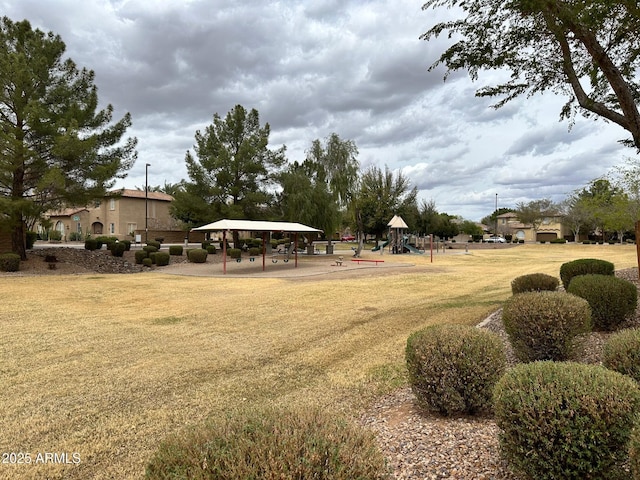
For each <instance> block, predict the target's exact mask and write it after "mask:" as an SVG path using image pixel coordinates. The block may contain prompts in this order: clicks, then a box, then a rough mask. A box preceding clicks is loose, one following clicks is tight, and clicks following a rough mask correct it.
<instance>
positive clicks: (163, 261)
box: [155, 252, 171, 267]
mask: <svg viewBox="0 0 640 480" xmlns="http://www.w3.org/2000/svg"><path fill="white" fill-rule="evenodd" d="M170 258H171V255H169V253H168V252H156V253H155V261H156V262H155V263H156V265H158V266H159V267H164V266H166V265H169V260H170Z"/></svg>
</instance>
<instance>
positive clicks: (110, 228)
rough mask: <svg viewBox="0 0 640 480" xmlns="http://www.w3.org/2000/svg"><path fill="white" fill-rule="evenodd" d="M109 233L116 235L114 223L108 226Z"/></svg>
mask: <svg viewBox="0 0 640 480" xmlns="http://www.w3.org/2000/svg"><path fill="white" fill-rule="evenodd" d="M109 233H111V234H114V233H116V224H115V223H110V224H109Z"/></svg>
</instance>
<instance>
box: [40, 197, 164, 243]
mask: <svg viewBox="0 0 640 480" xmlns="http://www.w3.org/2000/svg"><path fill="white" fill-rule="evenodd" d="M172 201H173V197H172V196H171V195H167V194H166V193H162V192H148V194H147V196H146V198H145V192H144V191H143V190H129V189H121V190H113V191H111V192H108V193H107V194H106V195H105V197H104V198H103V199H102V200H100V201H96V202H95V203H94V204H92V205H89V206H86V207H78V208H67V209H64V210H60V211H52V212H49V213H48V214H47V217H48V218H49V220H50V221H51V225H52V228H53V229H54V230H57V231H58V232H60V233H61V234H62V239H63V241H67V240H69V239H70V234H71V232H77V233H79V234H81V236H82V238H84V237H85V236H86V235H87V234H91V235H92V236H96V235H107V236H112V237H118V238H119V239H120V240H125V239H128V240H132V239H133V237H132V235H131V234H132V233H133V232H135V231H136V230H138V231H141V230H142V231H144V229H145V223H146V227H147V228H148V229H149V230H172V229H173V228H175V227H176V221H175V220H174V219H173V218H172V217H171V215H170V214H169V206H170V205H171V202H172ZM145 204H146V205H147V208H146V211H147V214H146V222H145Z"/></svg>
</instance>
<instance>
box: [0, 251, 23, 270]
mask: <svg viewBox="0 0 640 480" xmlns="http://www.w3.org/2000/svg"><path fill="white" fill-rule="evenodd" d="M18 270H20V255H18V254H17V253H3V254H0V271H2V272H17V271H18Z"/></svg>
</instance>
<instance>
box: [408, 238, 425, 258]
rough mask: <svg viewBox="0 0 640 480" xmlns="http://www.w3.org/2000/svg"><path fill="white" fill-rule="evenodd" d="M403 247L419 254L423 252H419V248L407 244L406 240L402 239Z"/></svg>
mask: <svg viewBox="0 0 640 480" xmlns="http://www.w3.org/2000/svg"><path fill="white" fill-rule="evenodd" d="M404 248H406V249H407V250H409V251H410V252H412V253H419V254H420V255H422V254H423V253H424V252H421V251H420V250H418V249H417V248H416V247H412V246H411V245H409V243H408V242H407V240H405V241H404Z"/></svg>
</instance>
